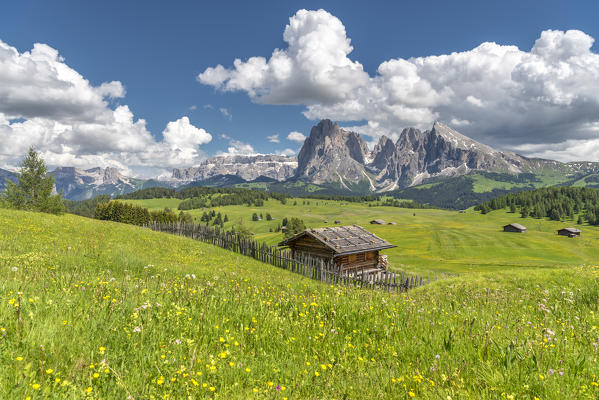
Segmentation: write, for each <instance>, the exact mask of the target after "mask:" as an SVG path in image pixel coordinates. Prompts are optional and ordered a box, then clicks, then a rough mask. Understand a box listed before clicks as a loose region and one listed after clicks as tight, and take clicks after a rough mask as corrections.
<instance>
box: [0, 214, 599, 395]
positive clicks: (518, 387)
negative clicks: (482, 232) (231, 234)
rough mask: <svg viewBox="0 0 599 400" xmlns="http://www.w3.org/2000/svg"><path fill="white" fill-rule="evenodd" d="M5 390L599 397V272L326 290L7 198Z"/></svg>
mask: <svg viewBox="0 0 599 400" xmlns="http://www.w3.org/2000/svg"><path fill="white" fill-rule="evenodd" d="M0 275H1V279H0V300H1V303H0V366H1V368H0V398H3V399H8V398H10V399H26V398H31V399H36V398H38V399H41V398H44V399H47V398H71V399H79V398H102V399H117V398H118V399H125V398H129V399H187V398H191V399H195V398H210V397H213V398H221V399H234V398H240V399H246V398H258V399H261V398H264V399H285V398H288V399H298V398H300V399H344V398H348V399H360V398H392V399H403V398H405V399H409V398H427V399H429V398H430V399H464V398H471V399H487V398H488V399H498V398H499V399H501V398H505V399H569V398H576V399H596V398H597V397H598V396H599V387H598V386H599V359H598V356H599V349H598V347H599V316H598V312H599V311H598V305H599V283H598V282H599V280H598V278H599V268H598V267H590V266H585V267H572V268H568V269H564V268H555V269H550V268H546V269H521V270H512V271H509V272H501V273H472V274H464V275H462V276H460V277H457V278H451V279H444V280H441V281H438V282H435V283H433V284H431V285H429V286H425V287H423V288H420V289H417V290H413V291H411V292H409V293H407V294H400V295H390V294H387V293H381V292H376V291H360V290H354V289H343V288H339V287H331V286H326V285H323V284H322V283H319V282H316V281H311V280H309V279H306V278H303V277H301V276H298V275H294V274H292V273H289V272H287V271H283V270H279V269H277V268H275V267H272V266H269V265H266V264H261V263H259V262H256V261H254V260H251V259H248V258H245V257H242V256H239V255H237V254H234V253H230V252H227V251H225V250H222V249H219V248H216V247H212V246H209V245H206V244H203V243H200V242H196V241H193V240H190V239H186V238H181V237H175V236H170V235H167V234H161V233H156V232H151V231H147V230H144V229H141V228H136V227H132V226H126V225H119V224H115V223H103V222H99V221H95V220H90V219H85V218H80V217H75V216H71V215H64V216H59V217H56V216H51V215H42V214H37V213H28V212H19V211H10V210H0Z"/></svg>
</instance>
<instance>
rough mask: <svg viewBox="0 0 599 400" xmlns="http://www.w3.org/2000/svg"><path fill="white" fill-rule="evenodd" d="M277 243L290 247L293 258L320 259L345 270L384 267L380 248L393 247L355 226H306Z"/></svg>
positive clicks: (383, 258) (385, 262)
mask: <svg viewBox="0 0 599 400" xmlns="http://www.w3.org/2000/svg"><path fill="white" fill-rule="evenodd" d="M279 246H287V247H289V249H290V250H291V253H292V257H293V258H301V257H302V256H311V257H315V258H321V259H323V261H326V262H329V263H332V264H334V265H336V266H341V267H342V270H344V271H346V270H370V269H375V268H386V264H387V259H386V257H381V256H380V255H379V251H380V250H384V249H390V248H392V247H396V246H394V245H392V244H390V243H388V242H386V241H385V240H383V239H381V238H379V237H378V236H376V235H374V234H372V233H370V232H368V231H367V230H366V229H364V228H362V227H361V226H358V225H352V226H335V227H327V228H319V229H306V230H305V231H303V232H301V233H299V234H297V235H295V236H293V237H290V238H288V239H286V240H283V241H282V242H281V243H279Z"/></svg>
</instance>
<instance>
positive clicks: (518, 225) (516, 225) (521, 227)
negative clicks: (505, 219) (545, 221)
mask: <svg viewBox="0 0 599 400" xmlns="http://www.w3.org/2000/svg"><path fill="white" fill-rule="evenodd" d="M508 226H512V227H514V228H516V229H519V230H521V231H525V230H526V227H525V226H522V225H520V224H515V223H514V224H507V225H505V226H504V228H505V227H508Z"/></svg>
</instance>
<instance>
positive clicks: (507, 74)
mask: <svg viewBox="0 0 599 400" xmlns="http://www.w3.org/2000/svg"><path fill="white" fill-rule="evenodd" d="M283 40H284V41H285V43H286V45H287V47H286V48H283V49H275V50H274V51H273V52H272V55H271V56H270V58H269V59H266V58H264V57H260V56H257V57H251V58H249V59H248V60H246V61H243V60H240V59H237V60H235V61H234V62H233V65H232V66H231V67H224V66H222V65H217V66H216V67H213V68H207V69H206V70H205V71H204V72H202V73H201V74H199V75H198V80H199V81H200V82H201V83H203V84H206V85H211V86H214V87H215V88H217V89H218V90H222V91H244V92H246V93H247V94H248V95H249V96H250V98H251V100H252V101H254V102H258V103H267V104H303V105H305V106H306V110H305V112H304V115H305V116H306V117H308V118H310V119H320V118H330V119H334V120H337V121H346V122H355V121H367V122H366V124H364V125H360V126H356V127H354V128H355V129H357V131H359V132H362V133H367V134H370V135H373V136H374V138H377V137H379V136H380V135H383V134H384V135H387V136H390V137H392V138H394V137H397V135H398V134H399V132H401V130H402V129H403V128H405V127H408V126H415V127H418V128H421V129H428V128H430V126H431V125H432V123H433V122H434V121H435V120H441V121H443V122H446V123H448V124H452V125H454V126H455V127H456V128H458V129H459V130H460V131H462V132H463V133H465V134H467V135H469V136H471V137H473V138H474V139H477V140H480V141H482V142H485V143H488V144H490V145H494V146H498V147H500V148H506V149H520V151H521V152H522V153H525V154H544V153H543V151H542V150H539V149H543V148H546V149H547V150H548V151H549V150H551V149H553V150H551V151H552V152H550V153H547V154H552V155H554V156H555V157H558V158H560V159H565V158H570V157H573V158H578V157H576V156H575V155H573V154H572V153H571V152H569V151H566V150H565V149H564V152H563V153H560V150H559V148H561V147H558V149H557V150H555V149H554V147H551V146H554V145H555V144H560V143H573V142H568V141H583V142H584V141H588V140H596V139H599V134H598V132H597V131H596V130H594V129H589V128H588V126H589V125H592V124H595V123H597V122H599V55H598V54H597V53H595V52H593V51H592V45H593V43H594V39H593V38H592V37H591V36H589V35H587V34H586V33H584V32H581V31H579V30H568V31H559V30H546V31H543V32H541V34H540V37H539V38H538V39H537V40H536V42H535V43H534V45H533V46H532V47H531V48H530V49H529V50H526V49H519V48H518V47H517V46H511V45H501V44H497V43H493V42H485V43H481V44H480V45H479V46H477V47H475V48H473V49H471V50H467V51H462V52H453V53H449V54H442V55H435V56H426V57H413V58H407V59H404V58H394V59H389V60H386V61H384V62H382V63H381V64H380V65H379V66H378V68H377V71H376V73H375V74H373V75H369V74H368V73H366V72H365V71H364V70H363V68H362V65H361V64H360V63H359V62H358V61H356V60H352V59H351V58H350V54H351V51H352V46H351V41H350V39H349V38H348V37H347V35H346V30H345V27H344V26H343V24H342V23H341V21H340V20H339V19H338V18H336V17H335V16H333V15H331V14H330V13H328V12H326V11H324V10H318V11H307V10H300V11H298V12H297V13H296V14H295V15H294V16H292V17H291V18H290V20H289V24H288V25H287V26H286V28H285V31H284V33H283ZM526 145H531V146H533V145H534V146H535V147H534V148H535V149H537V151H536V152H534V153H533V152H532V151H529V150H526V149H532V147H526ZM539 146H540V147H539ZM543 146H545V147H543ZM592 158H593V159H594V160H599V153H597V154H595V155H592Z"/></svg>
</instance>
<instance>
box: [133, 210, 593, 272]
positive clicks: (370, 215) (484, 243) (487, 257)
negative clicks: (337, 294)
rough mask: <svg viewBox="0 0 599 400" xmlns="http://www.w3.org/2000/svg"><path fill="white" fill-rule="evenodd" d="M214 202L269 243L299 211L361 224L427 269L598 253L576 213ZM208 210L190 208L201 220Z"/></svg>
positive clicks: (403, 266) (541, 263)
mask: <svg viewBox="0 0 599 400" xmlns="http://www.w3.org/2000/svg"><path fill="white" fill-rule="evenodd" d="M161 200H162V201H163V203H161ZM177 201H180V200H176V199H152V200H130V202H131V203H134V204H138V205H142V206H144V207H150V208H152V207H154V208H164V207H166V206H167V205H168V207H171V208H173V209H175V208H176V202H177ZM294 201H297V205H294ZM307 202H309V203H310V204H307ZM206 210H209V209H206ZM214 210H215V211H216V212H221V213H223V214H227V215H228V217H229V222H228V223H226V224H225V228H226V229H230V228H231V226H232V225H233V224H235V223H239V220H240V219H243V224H244V225H246V226H247V227H248V228H249V230H250V231H251V232H254V233H255V236H254V237H255V238H256V239H259V240H263V241H265V242H267V243H269V244H276V243H277V242H279V241H280V240H281V239H282V234H281V233H276V232H269V230H270V229H273V230H274V229H275V228H276V227H277V225H278V224H280V223H281V220H282V219H283V218H284V217H299V218H301V219H303V220H304V222H305V223H306V226H309V227H314V228H318V227H323V226H333V222H334V221H335V220H339V221H341V223H342V224H344V225H351V224H358V225H361V226H363V227H365V228H367V229H369V230H370V231H372V232H373V233H375V234H376V235H378V236H380V237H381V238H383V239H385V240H387V241H389V242H390V243H392V244H395V245H396V246H397V247H396V248H394V249H389V250H386V251H385V252H384V253H385V254H388V255H389V262H390V265H391V267H392V268H394V269H397V270H404V271H408V272H414V273H418V274H421V275H424V276H434V275H438V274H439V273H450V274H453V273H458V274H461V273H469V272H480V271H489V272H493V271H499V270H508V269H513V268H522V267H538V268H551V267H560V266H561V267H564V266H577V265H583V264H593V263H597V260H599V227H592V226H588V225H584V226H578V225H576V224H575V222H574V221H567V222H556V221H548V220H546V219H542V220H541V219H534V218H521V217H520V214H519V213H517V214H512V213H509V212H507V211H493V212H491V213H489V214H486V215H481V214H480V213H479V212H475V211H472V210H468V211H466V212H464V213H459V212H457V211H447V210H415V209H402V208H396V207H369V206H368V205H367V204H363V203H348V202H339V201H326V200H314V199H309V200H308V199H297V200H293V199H291V200H289V201H288V202H287V204H285V205H283V204H281V203H280V202H279V201H276V200H269V201H267V202H265V204H264V206H263V207H247V206H226V207H216V208H214ZM202 212H203V211H202V210H191V211H190V213H191V214H192V215H193V216H194V217H197V218H198V220H199V217H200V216H201V215H202ZM254 212H256V213H258V214H260V213H262V214H263V216H266V213H267V212H268V213H270V214H271V215H272V217H273V218H274V220H272V221H266V220H264V219H263V220H262V221H252V220H251V216H252V214H253V213H254ZM375 218H382V219H384V220H385V221H387V222H396V223H397V225H384V226H381V225H370V224H369V222H370V221H371V220H373V219H375ZM324 221H328V223H325V222H324ZM511 222H518V223H520V224H523V225H524V226H526V227H527V228H528V232H526V233H525V234H514V233H504V232H502V227H503V225H506V224H508V223H511ZM566 226H578V227H579V228H580V229H582V231H583V235H582V237H580V238H576V239H570V238H567V237H563V236H557V229H559V228H562V227H566Z"/></svg>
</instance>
